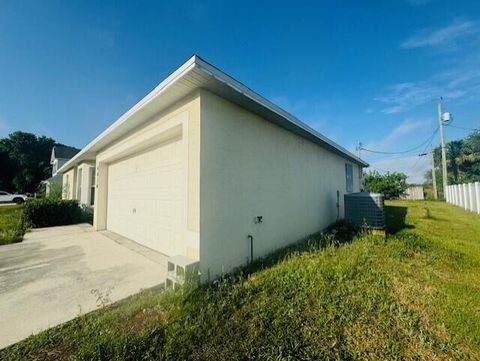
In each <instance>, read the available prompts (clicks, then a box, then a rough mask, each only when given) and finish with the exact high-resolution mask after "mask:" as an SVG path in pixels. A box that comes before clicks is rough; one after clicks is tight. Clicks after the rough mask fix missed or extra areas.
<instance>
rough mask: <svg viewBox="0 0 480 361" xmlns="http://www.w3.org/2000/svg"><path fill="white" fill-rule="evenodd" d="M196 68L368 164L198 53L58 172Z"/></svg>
mask: <svg viewBox="0 0 480 361" xmlns="http://www.w3.org/2000/svg"><path fill="white" fill-rule="evenodd" d="M194 68H196V69H199V70H201V71H202V72H204V73H205V74H207V75H208V76H210V77H212V78H213V79H215V80H216V81H218V82H221V83H222V84H224V85H225V86H227V87H228V88H231V89H232V90H233V91H235V92H237V93H239V94H241V95H242V96H244V97H246V98H248V99H250V100H251V101H252V102H254V103H257V104H258V105H260V106H261V107H264V108H265V109H267V110H268V111H270V112H271V113H272V114H275V115H276V116H277V117H280V118H283V119H285V120H286V121H287V122H288V123H289V124H290V128H295V129H296V130H297V133H299V134H300V135H302V136H304V137H305V138H308V139H310V140H312V141H314V142H316V143H318V144H321V145H323V146H324V147H326V148H327V149H329V150H331V151H333V152H335V153H337V154H340V155H341V156H343V157H344V158H346V159H348V160H350V161H352V162H354V163H356V164H358V165H361V166H363V167H368V163H366V162H365V161H363V160H362V159H360V158H358V157H356V156H355V155H354V154H352V153H350V152H349V151H348V150H346V149H345V148H343V147H341V146H340V145H338V144H336V143H335V142H333V141H331V140H330V139H328V138H327V137H325V136H323V135H322V134H320V133H319V132H317V131H315V130H314V129H312V128H311V127H309V126H308V125H307V124H305V123H303V122H301V121H300V120H299V119H297V118H296V117H294V116H293V115H291V114H290V113H288V112H286V111H285V110H283V109H281V108H280V107H278V106H277V105H275V104H273V103H272V102H270V101H269V100H267V99H266V98H264V97H262V96H261V95H259V94H257V93H255V92H254V91H253V90H251V89H250V88H248V87H247V86H245V85H243V84H242V83H240V82H239V81H237V80H235V79H234V78H232V77H231V76H229V75H228V74H226V73H225V72H223V71H221V70H220V69H218V68H216V67H214V66H213V65H211V64H209V63H207V62H206V61H204V60H203V59H201V58H200V57H199V56H197V55H193V56H192V57H191V58H190V59H188V60H187V61H186V62H185V63H184V64H183V65H182V66H180V67H179V68H178V69H177V70H175V71H174V72H173V73H171V74H170V75H169V76H168V77H167V78H166V79H165V80H163V81H162V82H161V83H160V84H159V85H158V86H157V87H155V88H154V89H153V90H152V91H151V92H150V93H148V94H147V95H146V96H145V97H144V98H143V99H141V100H140V101H139V102H138V103H137V104H135V105H134V106H133V107H132V108H130V110H128V111H127V112H126V113H125V114H123V115H122V116H121V117H120V118H118V120H117V121H115V122H114V123H113V124H112V125H110V126H109V127H108V128H107V129H105V130H104V131H103V132H102V133H100V135H98V136H97V137H96V138H95V139H93V140H92V141H91V142H90V143H88V144H87V145H86V146H85V147H84V148H83V149H82V150H81V151H80V152H79V153H77V154H76V155H75V156H74V157H73V158H71V159H70V160H69V161H68V162H66V163H65V164H64V165H63V166H62V167H61V168H60V169H59V170H58V172H59V173H64V172H66V171H67V170H69V169H71V168H72V167H74V166H75V165H76V164H77V163H79V162H81V161H84V160H93V159H94V158H95V155H96V152H97V151H98V150H99V149H101V148H102V147H105V146H107V145H108V144H110V143H111V142H113V141H115V140H116V139H115V138H112V139H111V140H110V141H108V142H106V143H105V144H103V145H102V146H100V144H101V143H102V141H103V140H104V139H106V138H107V137H109V136H111V135H112V134H113V133H114V132H115V131H117V130H119V129H121V127H122V125H124V124H125V123H126V122H128V120H129V119H130V118H131V117H132V115H134V114H135V113H136V112H138V111H140V110H142V109H143V108H145V107H147V106H148V105H149V104H150V103H151V102H152V101H153V100H154V99H156V98H157V97H159V96H161V94H162V93H163V92H164V91H165V90H167V89H168V88H169V87H171V86H172V85H173V84H175V83H176V82H177V81H178V80H179V79H181V78H182V77H183V76H184V75H186V74H187V73H188V72H189V71H191V70H193V69H194ZM290 130H291V129H290Z"/></svg>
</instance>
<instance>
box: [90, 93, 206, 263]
mask: <svg viewBox="0 0 480 361" xmlns="http://www.w3.org/2000/svg"><path fill="white" fill-rule="evenodd" d="M199 111H200V98H199V93H198V92H196V93H192V94H191V95H190V96H187V97H186V98H185V99H183V100H181V101H179V102H178V103H176V104H175V105H174V106H172V107H170V108H168V109H167V110H165V111H162V112H161V113H159V114H157V115H156V116H154V117H153V118H152V119H150V120H149V121H148V123H147V124H146V125H145V126H143V127H141V128H137V129H135V130H134V131H132V132H131V133H130V134H128V135H127V136H125V137H123V138H122V139H121V140H119V141H118V142H116V143H115V144H113V145H111V146H109V147H108V148H106V149H104V150H103V151H101V152H99V153H98V154H97V158H96V170H97V188H96V194H95V212H94V227H95V229H97V230H103V229H105V228H106V226H107V207H108V204H107V201H108V189H107V188H108V166H109V164H112V163H114V162H117V164H118V162H121V161H122V159H126V158H128V157H132V156H135V155H136V154H140V153H141V152H146V151H148V150H149V149H154V148H155V147H156V146H158V144H162V142H165V141H168V139H169V138H171V137H176V138H177V137H180V139H181V144H182V145H181V150H180V152H181V155H180V156H181V159H182V164H183V169H184V176H183V177H182V184H181V187H183V190H184V195H185V196H184V197H183V199H182V202H183V204H182V206H181V207H182V222H181V225H180V228H181V229H179V230H174V231H173V232H175V233H176V232H181V241H180V242H181V244H179V245H178V247H177V252H178V254H181V255H184V256H187V257H189V258H191V259H194V260H198V259H199V207H200V203H199V202H200V201H199V199H200V195H199V184H200V181H199V176H200V171H199V169H200V155H199V154H200V152H199V146H200V145H199V144H200V114H199ZM158 212H159V214H160V213H162V212H169V210H168V209H163V210H158ZM175 255H176V254H171V255H169V256H175Z"/></svg>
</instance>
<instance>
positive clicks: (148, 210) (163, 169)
mask: <svg viewBox="0 0 480 361" xmlns="http://www.w3.org/2000/svg"><path fill="white" fill-rule="evenodd" d="M181 149H182V148H181V141H175V142H173V143H169V144H166V145H163V146H161V147H158V148H156V149H153V150H150V151H148V152H145V153H142V154H138V155H136V156H133V157H130V158H127V159H124V160H122V161H119V162H117V163H114V164H111V165H110V166H109V170H108V205H107V208H108V209H107V229H109V230H110V231H113V232H116V233H118V234H121V235H123V236H125V237H127V238H130V239H132V240H134V241H136V242H138V243H141V244H143V245H145V246H147V247H150V248H153V249H155V250H158V251H160V252H162V253H165V254H168V255H173V254H174V253H178V248H179V246H180V244H181V242H182V237H181V230H182V227H181V226H182V214H183V208H182V207H183V204H184V196H185V195H184V189H185V188H184V186H183V185H184V182H183V179H184V167H183V164H182V158H181Z"/></svg>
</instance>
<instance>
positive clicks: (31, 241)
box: [0, 224, 166, 348]
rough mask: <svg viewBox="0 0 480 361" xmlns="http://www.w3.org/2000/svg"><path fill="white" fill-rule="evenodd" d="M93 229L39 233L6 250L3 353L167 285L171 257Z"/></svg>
mask: <svg viewBox="0 0 480 361" xmlns="http://www.w3.org/2000/svg"><path fill="white" fill-rule="evenodd" d="M113 238H114V237H111V236H107V233H99V232H95V231H93V228H92V227H91V226H90V225H87V224H85V225H83V224H82V225H74V226H63V227H52V228H43V229H37V230H34V231H32V232H29V233H27V234H26V235H25V240H24V241H23V242H22V243H18V244H12V245H6V246H1V247H0V320H1V324H0V348H3V347H5V346H8V345H10V344H12V343H15V342H17V341H20V340H22V339H24V338H26V337H28V336H29V335H31V334H32V333H37V332H39V331H40V330H43V329H46V328H48V327H52V326H55V325H58V324H60V323H63V322H65V321H68V320H70V319H73V318H75V317H76V316H78V315H79V314H80V313H85V312H88V311H91V310H94V309H96V308H97V307H98V305H97V296H96V295H95V293H96V294H97V295H104V296H106V295H108V293H109V292H110V294H109V296H108V297H107V298H108V300H109V301H112V302H113V301H117V300H119V299H122V298H125V297H127V296H130V295H132V294H134V293H137V292H138V291H140V290H141V289H142V288H149V287H153V286H156V285H158V284H160V283H162V282H163V281H164V280H165V277H166V262H165V257H164V256H163V255H161V254H159V253H157V252H154V251H151V250H149V249H146V248H144V247H141V246H139V245H137V244H134V243H133V242H131V241H128V240H125V239H123V240H122V239H121V238H119V237H116V238H115V240H114V239H113Z"/></svg>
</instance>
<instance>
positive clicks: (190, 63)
mask: <svg viewBox="0 0 480 361" xmlns="http://www.w3.org/2000/svg"><path fill="white" fill-rule="evenodd" d="M196 59H197V56H196V55H193V56H192V57H191V58H190V59H188V60H187V61H186V62H185V63H184V64H183V65H182V66H180V67H179V68H178V69H177V70H175V71H174V72H173V73H172V74H170V75H169V76H168V77H167V78H165V80H163V81H162V82H161V83H160V84H159V85H158V86H156V87H155V89H153V90H152V91H151V92H150V93H148V94H147V95H146V96H145V97H144V98H143V99H142V100H140V101H139V102H138V103H137V104H135V105H134V106H133V107H132V108H130V110H128V111H127V112H126V113H125V114H123V115H122V116H121V117H120V118H118V119H117V120H116V121H115V122H114V123H113V124H112V125H110V126H109V127H108V128H107V129H105V130H104V131H103V132H102V133H100V135H98V136H97V137H96V138H95V139H93V140H92V141H91V142H90V143H88V144H87V145H86V146H85V147H84V148H83V149H82V150H81V151H80V152H78V153H77V154H76V155H75V156H74V157H73V158H72V159H70V160H69V161H68V162H67V163H65V164H64V165H63V166H62V167H61V168H60V169H59V170H58V172H59V173H63V172H65V171H66V170H68V169H69V168H72V167H73V166H75V165H76V164H77V163H78V162H79V161H80V160H82V159H84V158H87V154H88V153H89V152H92V151H93V152H94V151H95V150H94V148H95V146H96V145H98V144H99V143H100V141H101V140H102V139H104V138H105V137H106V136H108V135H109V134H111V133H112V132H114V131H115V130H116V129H118V128H119V127H121V126H122V125H123V124H124V123H125V122H126V121H128V119H129V118H130V117H131V116H132V115H133V114H134V113H136V112H137V111H139V110H140V109H142V108H143V107H145V106H146V105H147V104H149V103H150V102H151V101H152V100H153V99H154V98H156V97H157V96H158V95H160V94H161V93H162V92H163V91H165V90H166V89H167V88H168V87H170V86H171V85H172V84H174V83H175V82H176V81H177V80H178V79H179V78H181V77H182V76H183V75H184V74H185V73H187V72H188V71H190V70H191V69H192V68H193V67H194V66H195V61H196Z"/></svg>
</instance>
